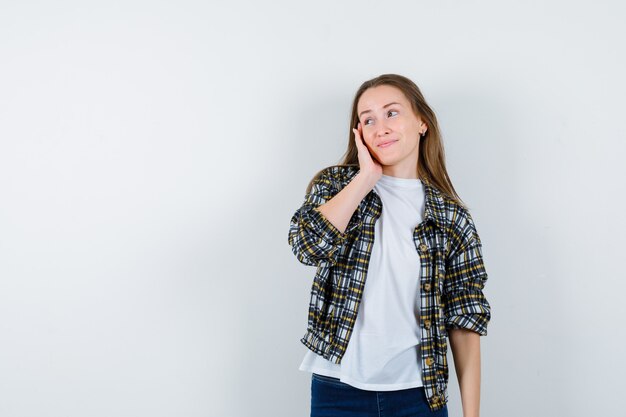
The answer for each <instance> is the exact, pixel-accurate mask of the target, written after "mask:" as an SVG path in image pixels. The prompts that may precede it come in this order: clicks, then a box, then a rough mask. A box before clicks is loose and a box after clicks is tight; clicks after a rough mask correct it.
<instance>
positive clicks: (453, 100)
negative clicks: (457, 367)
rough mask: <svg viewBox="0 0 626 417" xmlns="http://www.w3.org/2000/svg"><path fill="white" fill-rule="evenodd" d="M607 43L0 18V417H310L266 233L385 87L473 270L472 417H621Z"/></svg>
mask: <svg viewBox="0 0 626 417" xmlns="http://www.w3.org/2000/svg"><path fill="white" fill-rule="evenodd" d="M625 18H626V8H625V6H624V5H623V3H622V2H620V1H571V0H570V1H565V0H558V1H557V0H555V1H518V2H511V1H495V0H490V1H437V2H434V1H394V2H383V1H366V0H360V1H354V0H353V1H316V2H297V1H273V2H257V1H228V2H226V1H220V2H217V1H215V2H206V1H180V0H179V1H175V2H174V1H129V0H125V1H111V0H109V1H106V2H105V1H102V2H84V1H67V0H58V1H55V2H44V1H39V2H34V1H9V0H3V1H2V2H0V198H1V200H0V415H2V416H3V417H24V416H37V417H41V416H46V417H57V416H59V417H61V416H63V417H69V416H76V417H85V416H89V417H92V416H93V417H99V416H116V417H125V416H151V417H158V416H219V417H231V416H233V417H235V416H237V417H238V416H273V417H278V416H306V415H308V413H309V401H310V374H308V373H304V372H301V371H298V369H297V368H298V365H299V363H300V361H301V359H302V357H303V355H304V353H305V349H306V348H305V347H304V345H302V344H301V343H300V341H299V339H300V337H302V336H303V335H304V332H305V330H306V317H307V307H308V299H309V290H310V285H311V281H312V278H313V275H314V272H315V271H314V268H312V267H306V266H303V265H301V264H299V263H298V262H297V260H296V259H295V257H294V256H293V254H292V253H291V250H290V248H289V246H288V245H287V232H288V226H289V220H290V217H291V215H292V213H293V212H294V211H295V210H296V209H297V208H298V207H299V205H300V204H301V203H302V199H303V197H304V191H305V187H306V185H307V183H308V181H309V180H310V179H311V177H312V175H313V174H314V173H315V172H317V171H318V170H319V169H321V168H323V167H325V166H328V165H332V164H335V163H337V162H339V159H340V157H341V155H342V154H343V152H344V150H345V148H346V146H347V141H348V133H349V125H348V123H349V120H348V117H349V111H350V103H351V100H352V97H353V94H354V93H355V91H356V89H357V88H358V86H359V85H360V84H361V83H362V82H363V81H365V80H366V79H369V78H372V77H374V76H377V75H379V74H382V73H389V72H391V73H399V74H403V75H405V76H408V77H409V78H411V79H413V80H414V81H415V82H416V83H417V84H418V86H419V87H420V88H421V89H422V92H423V93H424V95H425V96H426V99H427V100H428V102H429V103H430V105H431V106H432V107H433V109H434V110H435V112H436V114H437V116H438V118H439V122H440V125H441V128H442V132H443V136H444V144H445V147H446V155H447V163H448V169H449V173H450V175H451V178H452V181H453V184H454V185H455V187H456V188H457V191H458V192H459V194H460V195H461V198H462V199H463V200H464V201H465V202H466V203H468V204H469V206H470V209H471V211H472V214H473V216H474V219H475V221H476V224H477V228H478V231H479V234H480V236H481V240H482V242H483V245H484V249H483V251H484V255H485V263H486V267H487V271H488V273H489V280H488V282H487V285H486V287H485V294H486V296H487V297H488V300H489V301H490V303H491V305H492V314H493V318H492V321H491V323H490V325H489V335H488V336H486V337H484V338H481V342H482V354H483V356H482V372H483V373H482V386H481V393H482V396H481V411H482V414H481V415H482V416H483V417H491V416H493V417H496V416H498V417H499V416H507V417H517V416H520V417H521V416H523V417H528V416H533V417H535V416H554V415H560V416H570V417H578V416H580V417H583V416H590V415H595V416H600V415H617V414H619V413H620V412H622V411H623V407H621V406H620V405H619V404H621V403H623V374H624V372H625V371H626V369H625V368H626V366H625V359H624V354H623V351H624V348H623V345H622V343H623V341H624V338H623V332H622V324H623V322H624V317H625V315H626V307H625V303H624V301H623V299H624V290H625V289H626V285H625V284H624V278H625V276H624V275H625V274H624V272H623V269H624V268H623V267H622V266H621V265H620V262H621V260H622V257H623V256H624V249H625V244H624V236H625V234H624V233H625V222H624V215H623V211H624V178H625V177H626V176H625V174H626V173H625V172H624V171H625V169H624V164H623V161H622V160H623V158H624V155H625V150H626V149H625V146H624V141H625V139H626V134H625V128H624V111H625V106H624V96H625V95H626V81H625V78H624V74H625V73H626V56H625V55H626V53H625V48H624V39H625V38H626V30H625V29H624V20H625ZM449 358H450V359H451V353H450V352H449ZM450 366H451V375H450V383H449V392H450V402H449V412H450V416H461V403H460V397H459V392H458V383H457V381H456V375H455V374H454V366H453V362H452V361H450Z"/></svg>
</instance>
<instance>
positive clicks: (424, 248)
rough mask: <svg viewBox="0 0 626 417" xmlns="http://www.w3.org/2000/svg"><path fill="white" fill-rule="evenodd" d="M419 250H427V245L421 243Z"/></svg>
mask: <svg viewBox="0 0 626 417" xmlns="http://www.w3.org/2000/svg"><path fill="white" fill-rule="evenodd" d="M420 250H421V251H422V252H426V251H427V250H428V246H426V245H425V244H423V243H422V244H421V245H420Z"/></svg>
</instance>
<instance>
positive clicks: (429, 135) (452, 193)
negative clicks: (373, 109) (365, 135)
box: [306, 74, 465, 207]
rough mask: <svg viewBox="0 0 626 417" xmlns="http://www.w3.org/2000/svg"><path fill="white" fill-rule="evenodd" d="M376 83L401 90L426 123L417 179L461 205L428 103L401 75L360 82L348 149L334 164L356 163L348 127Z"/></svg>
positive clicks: (352, 117)
mask: <svg viewBox="0 0 626 417" xmlns="http://www.w3.org/2000/svg"><path fill="white" fill-rule="evenodd" d="M380 85H390V86H392V87H396V88H398V89H399V90H400V91H402V93H403V94H404V96H405V97H406V98H407V100H408V101H409V102H410V103H411V107H412V108H413V111H414V112H415V115H416V116H418V117H420V118H421V119H422V120H423V121H424V122H425V123H426V125H427V126H428V129H427V130H426V134H425V135H424V136H422V137H421V138H420V143H419V157H418V161H417V167H416V170H417V178H424V179H426V180H427V181H428V182H430V183H431V184H432V185H434V186H435V187H436V188H438V189H439V190H440V191H441V192H442V193H444V194H445V195H446V196H448V198H450V199H452V200H454V201H456V202H457V203H458V204H460V205H461V206H464V207H465V203H463V201H462V200H461V198H460V197H459V195H458V194H457V192H456V190H455V189H454V186H453V185H452V181H451V180H450V176H449V175H448V171H447V170H446V161H445V152H444V149H443V141H442V139H441V133H440V130H439V124H438V123H437V117H436V116H435V112H433V110H432V109H431V108H430V106H429V105H428V104H427V103H426V100H425V99H424V96H423V95H422V92H421V91H420V89H419V88H418V87H417V85H415V83H414V82H413V81H411V80H410V79H408V78H406V77H404V76H402V75H398V74H383V75H380V76H378V77H376V78H372V79H371V80H368V81H365V82H364V83H363V84H361V86H360V87H359V89H358V90H357V92H356V94H355V96H354V100H353V101H352V116H351V117H350V128H349V140H348V149H347V150H346V152H345V153H344V155H343V157H342V158H343V161H341V163H339V164H337V165H335V166H356V167H358V166H359V158H358V150H357V147H356V144H355V143H354V132H353V131H352V128H353V127H354V128H356V126H357V123H358V122H359V115H358V114H357V105H358V103H359V99H360V98H361V95H362V94H363V93H364V92H365V90H367V89H369V88H373V87H378V86H380ZM324 169H326V168H324ZM324 169H322V170H320V171H318V173H317V174H315V176H314V177H313V179H312V180H311V182H310V183H309V185H308V187H307V191H306V192H307V193H308V192H309V191H310V190H311V187H312V185H313V182H314V181H315V179H316V178H317V177H318V176H319V174H320V173H321V172H322V171H323V170H324Z"/></svg>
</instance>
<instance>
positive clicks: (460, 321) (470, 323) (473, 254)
mask: <svg viewBox="0 0 626 417" xmlns="http://www.w3.org/2000/svg"><path fill="white" fill-rule="evenodd" d="M468 216H469V215H468ZM462 236H464V237H463V238H461V239H460V244H459V247H458V248H457V249H456V250H455V251H453V252H451V254H450V256H449V257H448V259H447V262H446V274H445V282H444V292H443V297H442V299H443V304H444V315H445V325H446V328H447V329H467V330H471V331H474V332H476V333H478V334H480V335H481V336H486V335H487V325H488V323H489V321H490V320H491V306H490V305H489V302H488V301H487V299H486V297H485V295H484V293H483V289H484V287H485V283H486V282H487V278H488V276H487V272H486V270H485V265H484V262H483V254H482V244H481V241H480V238H479V236H478V233H477V232H476V228H475V226H474V223H473V221H472V219H471V217H469V218H468V221H467V224H466V226H465V228H464V231H463V233H462Z"/></svg>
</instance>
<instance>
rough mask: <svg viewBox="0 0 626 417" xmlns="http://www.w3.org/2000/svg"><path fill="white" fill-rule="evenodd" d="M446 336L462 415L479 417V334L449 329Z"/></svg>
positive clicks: (465, 330) (464, 416)
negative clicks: (457, 385)
mask: <svg viewBox="0 0 626 417" xmlns="http://www.w3.org/2000/svg"><path fill="white" fill-rule="evenodd" d="M448 338H449V339H450V349H451V350H452V356H453V357H454V369H455V370H456V375H457V378H458V380H459V388H460V390H461V402H462V404H463V417H479V413H480V334H478V333H476V332H473V331H471V330H467V329H450V330H448Z"/></svg>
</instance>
